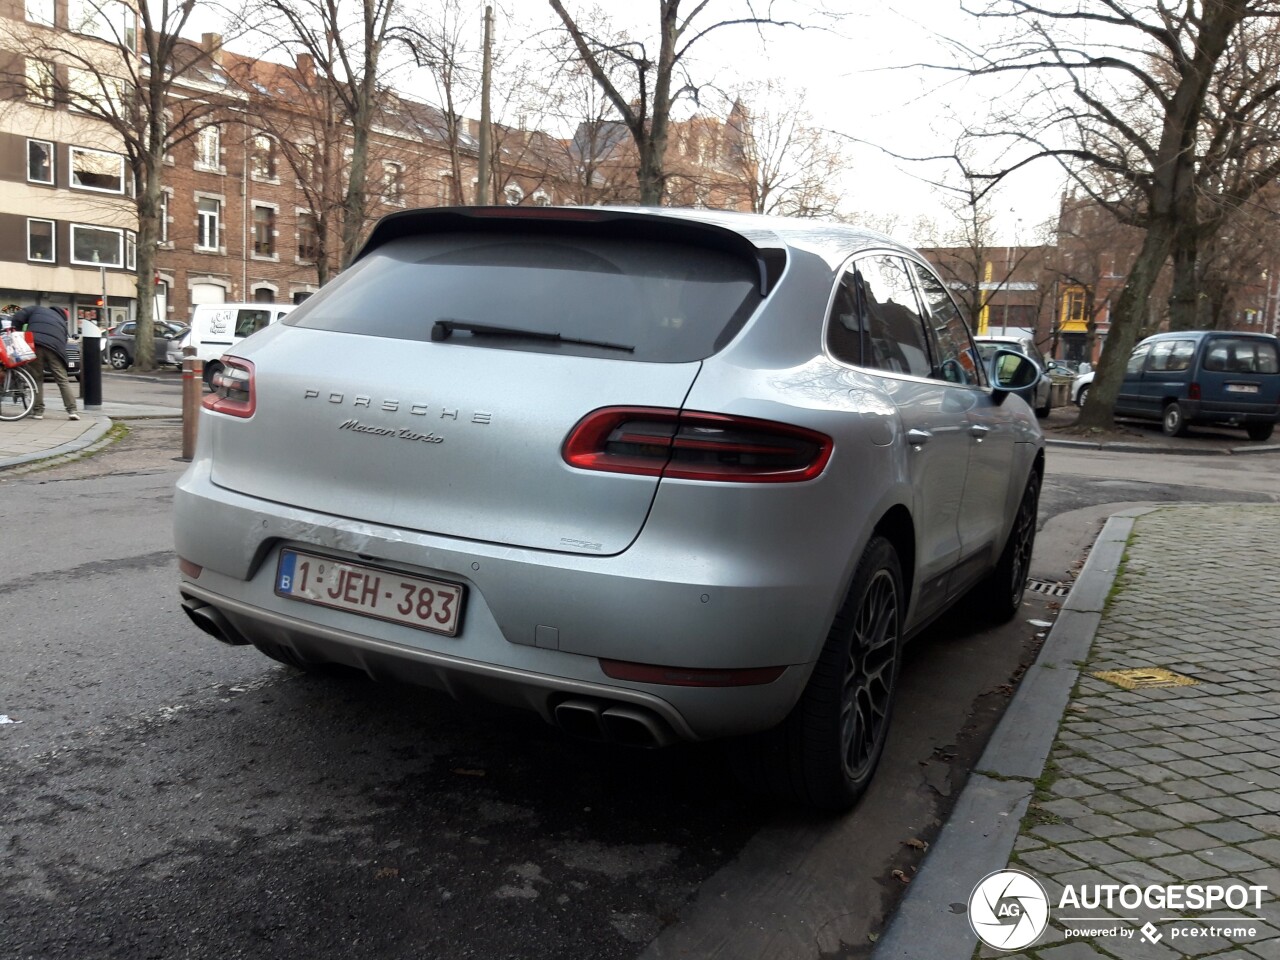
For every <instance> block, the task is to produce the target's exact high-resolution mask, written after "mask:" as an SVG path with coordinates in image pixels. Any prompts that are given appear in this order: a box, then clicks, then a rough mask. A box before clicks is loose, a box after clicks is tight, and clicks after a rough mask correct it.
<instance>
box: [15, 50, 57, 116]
mask: <svg viewBox="0 0 1280 960" xmlns="http://www.w3.org/2000/svg"><path fill="white" fill-rule="evenodd" d="M23 73H24V75H25V76H26V81H27V100H29V101H30V102H32V103H42V104H44V105H46V106H53V102H54V94H55V92H56V91H57V78H56V77H55V75H54V72H53V64H51V63H49V62H48V61H47V60H37V59H35V58H34V57H28V58H27V62H26V66H25V68H24V70H23Z"/></svg>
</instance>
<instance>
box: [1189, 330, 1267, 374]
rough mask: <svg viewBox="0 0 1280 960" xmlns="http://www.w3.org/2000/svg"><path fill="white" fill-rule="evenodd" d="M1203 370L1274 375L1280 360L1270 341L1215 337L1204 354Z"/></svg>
mask: <svg viewBox="0 0 1280 960" xmlns="http://www.w3.org/2000/svg"><path fill="white" fill-rule="evenodd" d="M1204 368H1205V369H1206V370H1212V371H1215V372H1219V373H1276V372H1277V370H1280V358H1278V357H1277V353H1276V345H1275V343H1274V342H1273V341H1271V340H1254V339H1252V338H1247V337H1215V338H1214V339H1213V340H1211V341H1209V349H1208V350H1207V351H1206V352H1205V355H1204Z"/></svg>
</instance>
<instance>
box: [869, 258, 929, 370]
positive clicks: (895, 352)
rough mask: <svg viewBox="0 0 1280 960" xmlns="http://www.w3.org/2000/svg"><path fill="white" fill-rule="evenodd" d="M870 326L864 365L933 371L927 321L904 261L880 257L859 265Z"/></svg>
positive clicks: (888, 368) (884, 368) (879, 367)
mask: <svg viewBox="0 0 1280 960" xmlns="http://www.w3.org/2000/svg"><path fill="white" fill-rule="evenodd" d="M856 269H857V271H858V280H859V284H860V287H861V291H862V300H863V302H862V308H863V311H864V315H865V319H866V325H867V342H866V349H865V350H864V359H865V366H869V367H876V368H878V369H880V370H889V371H892V372H893V373H909V374H911V375H912V376H916V377H927V376H930V375H931V374H932V372H933V364H932V363H931V362H930V359H929V347H928V342H927V341H926V339H925V332H924V320H923V318H922V317H921V316H920V306H919V303H918V302H917V300H916V294H915V290H914V289H913V288H912V285H911V278H910V274H909V273H908V267H907V263H906V261H905V260H902V259H900V258H899V257H889V256H877V257H867V258H865V259H863V260H859V261H858V263H857V266H856Z"/></svg>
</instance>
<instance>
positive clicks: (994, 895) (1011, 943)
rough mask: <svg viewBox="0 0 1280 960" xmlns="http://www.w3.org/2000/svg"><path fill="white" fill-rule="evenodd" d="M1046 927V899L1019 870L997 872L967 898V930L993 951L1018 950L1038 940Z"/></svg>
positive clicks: (982, 882)
mask: <svg viewBox="0 0 1280 960" xmlns="http://www.w3.org/2000/svg"><path fill="white" fill-rule="evenodd" d="M1048 925H1049V895H1048V894H1046V893H1045V892H1044V887H1042V886H1040V882H1039V881H1038V880H1036V879H1035V878H1034V877H1032V876H1031V875H1029V874H1026V873H1023V872H1022V871H1021V870H997V871H995V872H994V873H989V874H987V875H986V876H985V877H983V878H982V879H981V880H980V881H978V885H977V886H976V887H974V888H973V893H971V894H969V926H971V927H972V928H973V932H974V933H975V934H977V936H978V939H979V940H981V941H982V942H983V943H985V944H986V945H987V946H989V947H995V948H996V949H997V950H1021V949H1022V948H1023V947H1029V946H1031V944H1033V943H1035V942H1036V941H1037V940H1039V939H1040V935H1041V934H1042V933H1044V928H1045V927H1046V926H1048Z"/></svg>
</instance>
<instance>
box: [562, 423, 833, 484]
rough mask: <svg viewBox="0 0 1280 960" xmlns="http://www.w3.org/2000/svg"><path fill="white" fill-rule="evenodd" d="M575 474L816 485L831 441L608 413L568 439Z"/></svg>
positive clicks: (792, 431)
mask: <svg viewBox="0 0 1280 960" xmlns="http://www.w3.org/2000/svg"><path fill="white" fill-rule="evenodd" d="M562 455H563V456H564V460H565V462H566V463H568V464H569V465H570V466H573V467H579V468H581V469H583V470H603V471H606V472H609V473H630V474H637V475H640V476H651V477H658V476H660V477H664V478H668V479H679V480H722V481H728V482H735V483H787V482H795V481H800V480H812V479H813V478H814V477H816V476H818V474H820V473H822V471H823V469H825V467H826V465H827V461H828V460H829V459H830V458H831V438H830V437H828V436H825V435H824V434H821V433H817V432H815V431H813V430H807V429H805V428H804V427H793V426H791V425H789V424H785V423H774V422H773V421H771V420H756V419H754V418H751V417H730V416H725V415H724V414H719V413H689V412H681V411H679V410H671V409H668V408H664V407H604V408H603V409H600V410H596V411H594V412H592V413H589V414H587V416H585V417H584V418H583V419H582V420H581V421H579V423H578V425H577V426H575V427H574V428H573V430H572V431H570V433H569V436H568V439H566V440H565V442H564V447H563V449H562Z"/></svg>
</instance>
